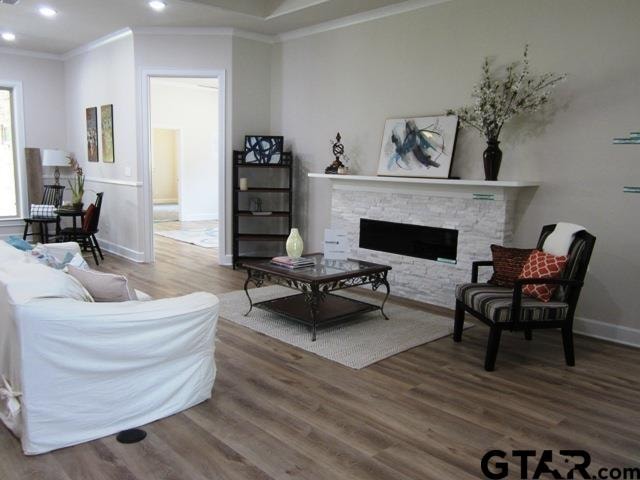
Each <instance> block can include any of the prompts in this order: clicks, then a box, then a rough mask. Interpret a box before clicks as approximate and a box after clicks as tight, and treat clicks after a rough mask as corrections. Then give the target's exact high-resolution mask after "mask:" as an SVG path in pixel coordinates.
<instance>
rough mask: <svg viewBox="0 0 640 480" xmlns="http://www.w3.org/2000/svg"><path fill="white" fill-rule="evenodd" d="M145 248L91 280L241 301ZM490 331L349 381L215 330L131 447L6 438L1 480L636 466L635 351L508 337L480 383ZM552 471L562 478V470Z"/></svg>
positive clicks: (212, 279) (184, 259) (354, 475)
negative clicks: (186, 386)
mask: <svg viewBox="0 0 640 480" xmlns="http://www.w3.org/2000/svg"><path fill="white" fill-rule="evenodd" d="M174 226H175V225H172V224H169V223H168V224H164V225H161V226H160V228H164V229H168V228H173V227H174ZM155 240H156V247H157V252H156V255H157V260H158V261H157V262H156V263H154V264H150V265H145V264H135V263H132V262H129V261H127V260H124V259H122V258H120V257H116V256H113V255H106V260H105V262H104V263H103V264H102V265H101V266H100V269H101V270H103V271H109V272H118V273H124V274H125V275H127V276H128V277H129V279H130V281H131V283H132V285H133V286H134V287H135V288H138V289H140V290H143V291H146V292H147V293H149V294H151V295H152V296H154V297H156V298H161V297H168V296H177V295H184V294H188V293H191V292H194V291H200V290H203V291H208V292H212V293H214V294H218V295H219V294H223V293H227V292H231V291H234V290H239V289H241V288H242V286H243V283H244V279H245V274H244V272H242V271H238V270H233V269H231V268H227V267H220V266H219V265H217V258H216V256H217V251H216V250H215V249H204V248H200V247H196V246H192V245H188V244H185V243H182V242H177V241H174V240H171V239H168V238H164V237H159V236H156V239H155ZM392 288H393V286H392ZM400 303H401V304H406V305H410V306H413V307H416V308H419V309H423V310H425V311H430V312H437V313H443V310H442V309H433V308H429V307H427V306H424V305H421V304H417V303H416V302H410V301H404V300H401V301H400ZM444 313H445V314H448V315H450V314H451V312H448V311H444ZM487 334H488V331H487V329H486V328H485V327H484V326H482V325H478V326H476V327H474V328H472V329H469V330H466V331H465V332H464V335H463V342H462V343H459V344H454V343H453V342H452V341H451V338H443V339H441V340H438V341H435V342H431V343H428V344H425V345H421V346H418V347H416V348H413V349H411V350H408V351H406V352H403V353H400V354H398V355H396V356H394V357H392V358H389V359H385V360H383V361H381V362H379V363H377V364H375V365H372V366H370V367H367V368H365V369H362V370H359V371H358V370H352V369H349V368H347V367H344V366H342V365H339V364H336V363H333V362H331V361H329V360H326V359H324V358H321V357H318V356H316V355H314V354H312V353H309V352H306V351H303V350H300V349H298V348H296V347H293V346H291V345H287V344H285V343H283V342H280V341H278V340H276V339H273V338H270V337H267V336H265V335H262V334H259V333H256V332H254V331H252V330H249V329H247V328H244V327H241V326H239V325H236V324H233V323H231V322H229V321H227V320H224V319H221V320H220V322H219V326H218V340H217V343H216V361H217V366H218V377H217V379H216V383H215V386H214V391H213V397H212V399H211V400H209V401H207V402H204V403H202V404H200V405H197V406H195V407H193V408H191V409H189V410H188V411H186V412H183V413H180V414H177V415H174V416H172V417H169V418H166V419H162V420H159V421H157V422H154V423H152V424H150V425H147V426H145V427H144V428H145V429H146V430H147V432H148V437H147V438H146V439H145V440H144V441H143V442H141V443H139V444H134V445H123V444H119V443H117V442H116V440H115V437H114V436H111V437H108V438H104V439H101V440H98V441H94V442H89V443H87V444H84V445H78V446H75V447H71V448H67V449H63V450H59V451H56V452H52V453H49V454H46V455H40V456H36V457H26V456H24V455H23V454H22V453H21V449H20V444H19V442H18V441H17V440H16V439H15V438H14V437H13V436H12V435H11V434H9V433H8V431H7V430H6V429H4V428H2V429H0V478H1V479H2V480H27V479H28V480H31V479H42V480H49V479H52V480H53V479H55V480H89V479H96V480H105V479H106V480H111V479H118V480H120V479H124V480H134V479H138V480H147V479H148V480H186V479H189V480H205V479H212V478H215V479H218V478H219V479H230V480H238V479H243V478H246V479H261V480H271V479H273V480H276V479H278V480H279V479H293V478H295V479H308V480H317V479H331V480H334V479H358V480H360V479H362V480H364V479H374V480H377V479H380V480H383V479H394V480H396V479H398V480H408V479H434V480H435V479H437V480H448V479H453V480H464V479H472V478H481V473H480V460H481V458H482V456H483V455H484V454H485V453H486V452H487V451H488V450H489V449H492V448H501V449H504V450H507V451H509V450H512V449H514V448H519V449H538V450H539V451H541V450H542V449H555V450H559V449H566V448H577V449H585V450H587V451H588V452H589V453H590V454H591V455H592V457H593V462H594V465H595V466H603V467H615V466H636V465H638V464H640V433H639V432H640V413H639V412H640V351H639V350H637V349H633V348H629V347H623V346H619V345H614V344H611V343H607V342H603V341H599V340H596V339H591V338H586V337H580V336H577V337H576V341H575V343H576V357H577V365H576V367H574V368H570V367H567V366H566V365H565V364H564V357H563V354H562V344H561V338H560V334H559V332H556V331H548V332H534V339H533V341H531V342H528V341H526V340H525V339H524V338H523V336H522V334H521V333H517V334H511V333H509V332H505V335H503V340H502V345H501V348H500V351H499V354H498V361H497V368H496V371H495V372H490V373H489V372H485V371H484V370H483V368H482V365H483V357H484V351H485V348H486V342H487ZM509 463H510V465H511V467H512V469H513V471H516V467H517V462H516V461H515V460H514V459H513V458H512V459H510V460H509ZM553 465H554V466H557V467H558V468H565V469H566V465H565V463H564V459H563V458H560V457H558V458H555V459H554V463H553ZM563 471H564V470H563Z"/></svg>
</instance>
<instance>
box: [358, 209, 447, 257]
mask: <svg viewBox="0 0 640 480" xmlns="http://www.w3.org/2000/svg"><path fill="white" fill-rule="evenodd" d="M360 248H367V249H369V250H377V251H379V252H388V253H395V254H398V255H406V256H408V257H416V258H425V259H427V260H437V261H440V262H447V263H455V262H456V259H457V257H458V230H452V229H449V228H436V227H426V226H423V225H411V224H407V223H395V222H383V221H380V220H369V219H367V218H361V219H360Z"/></svg>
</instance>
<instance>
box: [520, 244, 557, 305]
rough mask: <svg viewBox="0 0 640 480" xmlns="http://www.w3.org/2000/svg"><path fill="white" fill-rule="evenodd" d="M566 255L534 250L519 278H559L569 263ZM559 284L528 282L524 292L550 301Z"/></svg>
mask: <svg viewBox="0 0 640 480" xmlns="http://www.w3.org/2000/svg"><path fill="white" fill-rule="evenodd" d="M567 258H568V257H566V256H564V255H560V256H559V255H551V254H550V253H545V252H541V251H540V250H534V251H533V252H532V253H531V255H529V259H528V260H527V263H525V265H524V267H522V272H521V273H520V277H519V278H558V277H560V275H562V270H564V266H565V265H566V263H567ZM556 288H557V285H549V284H544V283H541V284H538V285H535V284H533V285H532V284H527V285H525V286H523V287H522V293H524V294H525V295H528V296H530V297H533V298H537V299H538V300H542V301H543V302H548V301H549V300H551V297H552V296H553V292H554V291H555V290H556Z"/></svg>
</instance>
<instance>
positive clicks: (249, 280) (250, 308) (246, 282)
mask: <svg viewBox="0 0 640 480" xmlns="http://www.w3.org/2000/svg"><path fill="white" fill-rule="evenodd" d="M249 282H251V270H248V269H247V279H246V280H245V282H244V293H245V294H246V295H247V298H248V299H249V310H248V311H247V313H245V314H244V316H245V317H246V316H247V315H249V313H251V310H253V302H252V301H251V297H250V296H249V289H248V288H247V287H248V286H249Z"/></svg>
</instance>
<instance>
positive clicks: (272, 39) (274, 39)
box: [233, 28, 278, 44]
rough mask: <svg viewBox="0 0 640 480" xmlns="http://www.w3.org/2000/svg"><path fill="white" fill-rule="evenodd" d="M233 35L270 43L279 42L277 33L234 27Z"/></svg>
mask: <svg viewBox="0 0 640 480" xmlns="http://www.w3.org/2000/svg"><path fill="white" fill-rule="evenodd" d="M233 36H234V37H239V38H245V39H247V40H255V41H256V42H262V43H269V44H273V43H276V42H278V37H277V36H276V35H265V34H263V33H256V32H250V31H248V30H239V29H237V28H234V29H233Z"/></svg>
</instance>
